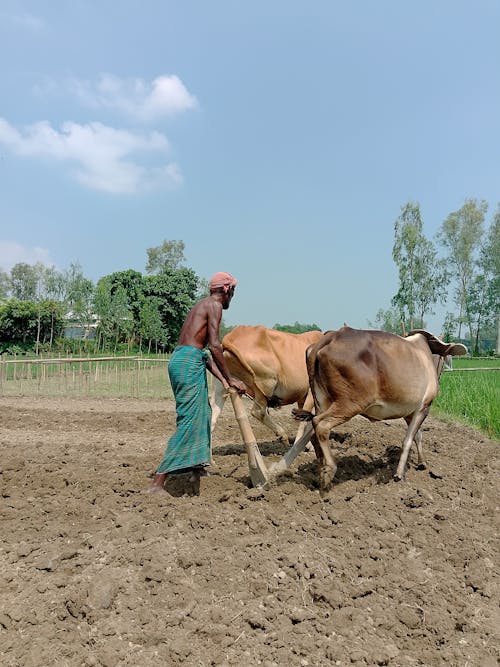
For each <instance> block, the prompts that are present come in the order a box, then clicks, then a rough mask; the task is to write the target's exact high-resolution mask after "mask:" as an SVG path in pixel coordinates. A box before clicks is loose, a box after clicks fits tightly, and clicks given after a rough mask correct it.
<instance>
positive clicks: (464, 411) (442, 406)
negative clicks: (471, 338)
mask: <svg viewBox="0 0 500 667" xmlns="http://www.w3.org/2000/svg"><path fill="white" fill-rule="evenodd" d="M498 367H500V359H495V358H493V359H477V358H470V357H466V358H460V359H454V360H453V371H451V372H450V371H445V372H444V373H443V374H442V376H441V381H440V390H439V394H438V395H437V397H436V399H435V401H434V403H433V404H432V414H433V415H436V416H439V417H444V418H450V417H451V418H453V419H456V420H458V421H460V422H462V423H464V424H468V425H469V426H472V427H474V428H476V429H478V430H480V431H481V432H483V433H485V434H486V435H488V436H489V437H490V438H493V439H497V440H500V371H498V370H484V371H463V372H460V369H461V368H498Z"/></svg>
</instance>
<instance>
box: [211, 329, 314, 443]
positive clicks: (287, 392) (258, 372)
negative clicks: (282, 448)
mask: <svg viewBox="0 0 500 667" xmlns="http://www.w3.org/2000/svg"><path fill="white" fill-rule="evenodd" d="M322 335H323V334H322V332H321V331H307V332H305V333H301V334H292V333H286V332H283V331H277V330H276V329H267V328H266V327H263V326H261V325H257V326H249V325H240V326H237V327H235V328H234V329H233V330H232V331H230V332H229V333H227V334H226V335H225V336H224V338H223V339H222V347H223V350H224V359H225V361H226V364H227V367H228V369H229V372H230V373H231V375H234V376H235V377H237V378H239V379H240V380H242V381H243V382H244V383H245V384H246V386H247V387H248V393H249V394H250V395H251V396H252V397H253V399H254V403H253V408H252V411H251V414H252V415H253V416H254V417H255V418H256V419H258V420H259V421H261V422H262V423H263V424H265V425H266V426H267V427H268V428H270V429H271V430H272V431H273V433H274V434H275V435H276V436H278V438H279V439H280V440H281V441H282V442H283V443H286V444H288V436H287V434H286V431H285V429H284V428H283V427H282V426H280V425H279V424H276V423H275V422H274V421H273V420H272V419H271V416H270V415H269V410H268V408H270V407H271V408H277V407H281V406H282V405H291V404H292V403H297V405H298V406H299V408H303V407H305V409H309V410H311V409H312V406H313V401H312V396H311V393H310V391H309V378H308V375H307V369H306V363H305V351H306V349H307V348H308V346H309V345H311V344H312V343H315V342H316V341H317V340H319V339H320V338H321V336H322ZM225 399H226V392H225V390H224V388H223V386H222V384H221V383H220V382H219V381H217V380H214V393H213V396H212V400H211V403H212V431H213V429H214V428H215V424H216V422H217V418H218V417H219V415H220V412H221V410H222V408H223V406H224V401H225ZM306 399H308V400H307V402H306ZM303 430H304V425H301V428H300V429H299V432H298V435H297V437H299V436H300V435H301V433H302V431H303Z"/></svg>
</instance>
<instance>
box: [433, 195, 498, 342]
mask: <svg viewBox="0 0 500 667" xmlns="http://www.w3.org/2000/svg"><path fill="white" fill-rule="evenodd" d="M487 209H488V204H487V203H486V202H485V201H477V200H476V199H467V200H466V201H465V203H464V205H463V206H462V207H461V208H460V209H459V210H458V211H454V212H453V213H450V215H449V216H448V217H447V218H446V220H445V221H444V222H443V224H442V225H441V228H440V230H439V232H438V235H437V238H438V241H439V242H440V243H441V244H442V245H443V247H444V248H445V249H446V250H447V253H448V254H447V259H448V262H449V265H450V267H451V274H452V277H453V278H454V280H455V282H456V285H457V290H456V297H455V301H456V303H457V305H458V306H459V309H460V324H459V332H458V333H459V336H461V322H462V319H465V322H466V323H467V327H468V330H469V339H470V341H471V344H472V341H473V299H474V293H473V290H472V286H473V282H474V278H475V276H476V274H477V271H476V269H477V257H478V254H479V250H480V246H481V239H482V236H483V228H484V218H485V215H486V211H487Z"/></svg>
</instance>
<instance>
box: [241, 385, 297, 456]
mask: <svg viewBox="0 0 500 667" xmlns="http://www.w3.org/2000/svg"><path fill="white" fill-rule="evenodd" d="M250 414H251V415H252V417H255V419H258V420H259V421H260V422H262V423H263V424H264V425H265V426H267V428H269V429H270V430H271V431H272V432H273V433H274V434H275V435H276V436H277V437H278V439H279V440H281V442H282V443H283V444H285V445H288V435H287V433H286V431H285V429H284V428H283V427H282V426H280V425H279V424H277V423H276V422H274V421H273V420H272V419H271V416H270V414H269V410H268V407H267V398H266V397H265V396H264V394H262V393H261V392H259V391H256V392H255V396H254V401H253V407H252V411H251V412H250Z"/></svg>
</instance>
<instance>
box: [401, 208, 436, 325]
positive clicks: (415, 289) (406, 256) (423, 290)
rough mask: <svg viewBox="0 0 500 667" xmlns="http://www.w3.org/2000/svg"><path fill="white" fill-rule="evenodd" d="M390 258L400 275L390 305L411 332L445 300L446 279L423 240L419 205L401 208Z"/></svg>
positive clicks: (434, 256)
mask: <svg viewBox="0 0 500 667" xmlns="http://www.w3.org/2000/svg"><path fill="white" fill-rule="evenodd" d="M392 257H393V259H394V261H395V263H396V265H397V267H398V271H399V289H398V291H397V293H396V294H395V295H394V296H393V298H392V301H391V303H392V305H393V306H395V307H396V308H397V309H398V311H399V313H400V320H401V321H406V320H408V326H409V328H410V329H413V328H415V327H416V326H419V327H423V326H424V317H425V315H426V314H427V313H431V314H432V313H433V310H432V306H433V305H434V304H435V303H437V302H441V303H444V301H445V300H446V293H445V291H444V289H443V286H444V285H446V283H447V282H448V280H449V279H448V275H447V272H446V268H445V264H444V262H443V261H442V260H439V259H438V257H437V252H436V250H435V248H434V246H433V244H432V243H431V241H429V240H428V239H426V238H425V236H424V233H423V223H422V217H421V214H420V206H419V204H416V203H413V202H408V203H407V204H405V206H402V207H401V214H400V216H399V217H398V218H397V220H396V222H395V224H394V246H393V249H392Z"/></svg>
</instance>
